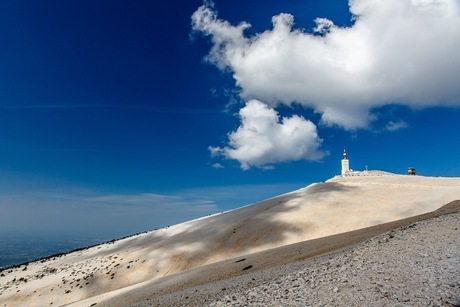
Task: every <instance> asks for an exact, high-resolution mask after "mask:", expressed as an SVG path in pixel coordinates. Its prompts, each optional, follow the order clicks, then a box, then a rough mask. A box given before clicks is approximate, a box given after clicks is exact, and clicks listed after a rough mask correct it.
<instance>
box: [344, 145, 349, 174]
mask: <svg viewBox="0 0 460 307" xmlns="http://www.w3.org/2000/svg"><path fill="white" fill-rule="evenodd" d="M348 173H350V161H348V159H347V152H346V151H345V148H344V149H343V159H342V176H346V175H347V174H348Z"/></svg>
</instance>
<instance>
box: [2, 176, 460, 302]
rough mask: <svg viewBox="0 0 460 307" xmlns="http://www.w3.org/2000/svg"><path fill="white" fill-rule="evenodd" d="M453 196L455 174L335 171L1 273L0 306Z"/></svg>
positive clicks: (67, 298) (110, 287)
mask: <svg viewBox="0 0 460 307" xmlns="http://www.w3.org/2000/svg"><path fill="white" fill-rule="evenodd" d="M458 199H460V178H443V177H423V176H407V175H395V174H390V173H386V172H381V171H369V172H354V173H353V175H351V176H336V177H334V178H331V179H330V180H327V181H326V182H322V183H315V184H311V185H309V186H307V187H305V188H302V189H299V190H297V191H293V192H291V193H287V194H284V195H280V196H277V197H274V198H271V199H268V200H265V201H262V202H259V203H256V204H252V205H248V206H245V207H242V208H238V209H235V210H232V211H228V212H223V213H220V214H216V215H212V216H208V217H204V218H201V219H197V220H193V221H189V222H186V223H182V224H178V225H175V226H171V227H167V228H163V229H159V230H155V231H151V232H147V233H143V234H139V235H136V236H133V237H129V238H126V239H122V240H119V241H115V242H110V243H106V244H102V245H99V246H95V247H91V248H88V249H86V250H81V251H76V252H73V253H70V254H67V255H63V256H61V257H55V258H52V259H48V260H46V261H40V262H33V263H30V264H28V265H27V266H21V267H19V268H15V269H10V270H5V271H3V272H2V276H1V277H0V285H1V287H2V288H1V289H0V294H1V295H0V304H1V305H3V304H7V305H13V306H14V305H17V306H19V305H21V306H25V305H29V306H30V305H49V304H51V303H53V305H54V306H56V305H62V304H67V303H73V302H79V301H81V300H84V299H87V298H91V297H95V296H99V295H103V294H106V293H109V292H112V291H128V290H129V289H131V288H133V287H136V286H137V285H141V283H143V282H149V281H152V280H158V279H161V278H162V277H165V276H167V275H171V274H173V273H178V272H183V271H186V270H190V269H193V268H197V267H201V266H203V265H207V264H211V263H215V262H218V261H221V260H226V259H231V258H235V257H242V256H243V255H248V254H252V253H255V252H260V251H264V250H268V249H272V248H276V247H281V246H285V245H287V244H292V243H296V242H302V241H307V240H312V239H317V238H322V237H325V236H330V235H334V234H339V233H344V232H348V231H352V230H356V229H361V228H365V227H369V226H373V225H378V224H383V223H387V222H391V221H396V220H400V219H403V218H408V217H412V216H415V215H419V214H423V213H427V212H431V211H434V210H437V209H439V208H440V207H442V206H443V205H445V204H447V203H449V202H451V201H454V200H458ZM128 287H129V288H128ZM123 289H124V290H123ZM18 290H19V291H18ZM113 293H116V292H112V294H113ZM106 295H108V294H106Z"/></svg>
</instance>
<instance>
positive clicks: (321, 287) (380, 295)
mask: <svg viewBox="0 0 460 307" xmlns="http://www.w3.org/2000/svg"><path fill="white" fill-rule="evenodd" d="M459 227H460V213H458V212H457V213H453V214H447V215H442V216H438V217H434V218H431V219H428V220H423V221H419V222H415V223H412V224H410V225H407V226H403V227H400V228H397V229H395V230H391V231H389V232H386V233H384V234H381V235H378V236H375V237H372V238H370V239H368V240H366V241H365V242H362V243H360V244H357V245H355V246H351V247H349V248H346V249H342V250H339V251H336V252H332V253H329V254H326V255H323V256H319V257H315V258H310V259H307V260H304V261H300V262H296V263H291V264H287V265H283V266H280V267H275V268H270V269H266V270H262V271H258V272H254V273H250V274H246V275H244V276H240V277H236V278H231V279H228V280H223V281H220V282H217V283H213V284H208V285H203V286H200V287H195V288H190V289H187V290H185V291H180V292H176V293H173V294H169V295H165V296H161V297H157V298H155V299H151V300H145V301H143V302H138V303H136V304H133V305H132V306H185V305H187V306H460V229H459Z"/></svg>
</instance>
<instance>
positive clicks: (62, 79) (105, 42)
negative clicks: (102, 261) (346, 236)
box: [0, 0, 460, 237]
mask: <svg viewBox="0 0 460 307" xmlns="http://www.w3.org/2000/svg"><path fill="white" fill-rule="evenodd" d="M401 3H402V4H401ZM458 6H459V5H458V2H457V1H455V0H440V1H434V0H423V1H422V0H413V1H403V2H401V1H396V0H391V1H386V2H384V3H380V4H378V2H376V1H371V0H356V1H353V2H352V3H351V4H350V5H349V3H348V2H347V1H342V0H340V1H339V0H333V1H327V2H326V1H312V0H311V1H307V0H285V1H280V0H269V1H266V0H265V1H240V0H232V1H228V0H220V1H219V0H215V1H214V2H213V3H211V2H205V3H203V2H202V1H177V0H171V1H167V2H160V1H136V2H135V3H131V2H128V1H72V0H70V1H32V2H31V1H2V3H1V4H0V37H1V41H2V47H1V48H0V209H1V211H2V223H1V225H0V233H1V232H3V233H6V232H26V233H27V232H31V231H33V232H34V233H50V232H56V231H60V232H62V233H69V234H72V235H78V234H84V235H87V234H94V233H98V234H104V235H107V236H114V237H116V236H123V235H128V234H131V233H134V232H138V231H144V230H148V229H153V228H157V227H162V226H166V225H170V224H174V223H177V222H180V221H185V220H189V219H192V218H196V217H200V216H204V215H207V214H210V213H215V212H221V211H224V210H229V209H232V208H236V207H239V206H242V205H246V204H249V203H253V202H256V201H259V200H263V199H265V198H268V197H272V196H275V195H278V194H281V193H285V192H289V191H291V190H294V189H297V188H300V187H303V186H305V185H308V184H309V183H312V182H316V181H324V180H327V179H328V178H330V177H332V176H334V175H336V174H339V173H340V159H341V155H342V151H343V148H344V147H346V148H347V152H348V156H349V159H350V167H351V168H353V169H357V170H362V169H364V168H365V167H366V165H367V166H368V167H369V169H379V170H385V171H390V172H394V173H405V172H406V170H407V167H409V166H414V167H416V168H417V171H418V173H419V174H421V175H427V176H459V175H460V164H459V163H458V156H459V154H460V145H459V144H460V142H459V141H458V140H459V137H458V132H459V131H460V121H459V118H460V109H459V106H460V86H458V80H460V55H459V54H458V52H457V51H458V48H459V47H460V30H459V29H460V13H459V7H458ZM192 16H193V17H192ZM274 16H276V17H275V18H274V19H273V20H272V18H273V17H274ZM317 18H319V19H317ZM249 24H250V25H251V26H250V27H249V26H248V25H249Z"/></svg>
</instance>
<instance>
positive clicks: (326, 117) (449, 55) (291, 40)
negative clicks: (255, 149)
mask: <svg viewBox="0 0 460 307" xmlns="http://www.w3.org/2000/svg"><path fill="white" fill-rule="evenodd" d="M459 3H460V2H459V1H458V0H385V1H378V0H350V2H349V5H350V11H351V13H352V14H353V18H354V23H353V25H352V26H351V27H338V26H336V25H334V23H333V21H331V20H328V19H325V18H317V19H316V24H317V26H316V28H315V29H314V31H313V33H308V32H305V31H303V30H298V29H294V28H293V25H294V17H293V16H292V15H290V14H279V15H277V16H274V17H273V19H272V21H273V28H272V29H269V30H266V31H265V32H263V33H258V34H256V35H253V36H250V37H248V36H246V35H245V33H244V30H245V29H247V28H248V27H250V25H249V24H248V23H246V22H243V23H241V24H239V25H231V24H230V23H228V22H227V21H224V20H221V19H219V18H218V17H217V13H216V11H215V10H214V8H213V7H212V5H209V4H205V5H203V6H201V7H200V8H198V10H197V11H196V12H195V13H194V14H193V16H192V27H193V29H194V30H195V31H198V32H201V33H203V34H204V35H207V36H209V37H210V39H211V42H212V48H211V51H210V53H209V54H208V56H207V59H208V60H209V61H210V62H212V63H213V64H215V65H216V66H217V67H219V68H220V69H228V70H230V71H231V72H232V73H233V77H234V79H235V82H236V86H237V87H238V88H239V89H240V93H241V97H242V98H243V99H244V100H246V101H248V100H250V99H258V100H260V101H263V102H264V103H266V104H267V105H268V106H269V107H270V108H276V107H277V106H278V105H279V104H286V105H290V104H292V103H294V102H296V103H300V104H301V105H303V106H305V107H307V108H312V109H314V110H315V112H318V113H319V114H321V121H322V123H324V124H326V125H331V126H332V125H338V126H340V127H343V128H345V129H357V128H364V127H366V126H367V125H368V123H369V121H370V120H371V118H373V116H374V115H373V114H371V113H372V109H373V108H377V107H381V106H384V105H386V104H395V103H396V104H404V105H408V106H411V107H416V108H420V107H428V106H458V105H460V86H458V80H460V52H459V50H460V8H459V7H460V4H459ZM267 150H268V149H267ZM267 154H268V153H267ZM237 159H238V158H237ZM240 161H241V160H240Z"/></svg>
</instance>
